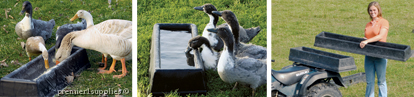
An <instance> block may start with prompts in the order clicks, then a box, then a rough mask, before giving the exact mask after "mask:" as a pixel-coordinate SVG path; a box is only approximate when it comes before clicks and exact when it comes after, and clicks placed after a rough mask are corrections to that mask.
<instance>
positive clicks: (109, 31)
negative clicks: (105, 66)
mask: <svg viewBox="0 0 414 97" xmlns="http://www.w3.org/2000/svg"><path fill="white" fill-rule="evenodd" d="M115 32H116V33H115ZM73 45H76V46H78V47H82V48H85V49H91V50H95V51H98V52H101V53H103V54H109V55H110V56H111V57H112V59H113V61H112V65H111V67H110V68H109V70H100V71H99V73H104V74H109V73H112V72H113V71H115V63H116V60H121V63H122V74H121V75H114V76H113V77H114V78H122V77H124V76H125V75H126V74H127V72H128V71H127V70H126V67H125V60H130V59H132V21H127V20H118V19H111V20H106V21H104V22H101V23H99V24H97V25H94V26H91V27H89V28H87V29H85V30H81V31H74V32H71V33H69V34H67V35H66V36H65V37H64V38H63V40H62V43H61V46H60V48H59V49H58V51H57V52H56V56H55V60H56V64H59V63H60V62H61V61H64V59H66V58H67V57H69V55H70V52H71V50H72V47H73Z"/></svg>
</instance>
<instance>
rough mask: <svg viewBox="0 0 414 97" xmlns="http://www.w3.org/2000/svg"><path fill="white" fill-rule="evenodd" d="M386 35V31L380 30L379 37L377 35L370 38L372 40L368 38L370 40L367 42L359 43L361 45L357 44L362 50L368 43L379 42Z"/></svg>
mask: <svg viewBox="0 0 414 97" xmlns="http://www.w3.org/2000/svg"><path fill="white" fill-rule="evenodd" d="M387 33H388V29H385V28H382V29H381V30H380V33H379V35H377V36H375V37H372V38H370V39H367V40H364V41H361V43H359V46H360V47H361V48H364V47H365V45H367V44H368V43H371V42H376V41H379V40H381V39H382V38H384V37H385V35H386V34H387Z"/></svg>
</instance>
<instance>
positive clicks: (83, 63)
mask: <svg viewBox="0 0 414 97" xmlns="http://www.w3.org/2000/svg"><path fill="white" fill-rule="evenodd" d="M48 53H49V60H48V61H49V65H50V67H51V68H49V70H47V71H46V68H45V65H44V61H43V57H42V56H41V55H39V56H38V57H36V58H35V59H33V60H32V61H30V62H28V63H26V64H25V65H23V66H21V67H20V68H18V69H16V70H14V71H13V72H11V73H10V74H8V75H6V76H4V77H3V78H1V81H0V90H1V91H0V96H40V97H42V96H53V95H55V94H57V93H58V91H59V90H62V89H63V88H65V87H66V86H67V85H68V83H67V81H66V78H65V77H66V76H68V75H71V73H72V72H73V73H80V72H81V71H83V70H85V69H86V68H89V67H91V65H90V63H89V60H88V55H87V53H86V50H85V49H83V48H80V47H73V48H72V52H71V55H70V56H69V57H68V58H67V59H66V60H64V61H62V62H61V63H59V64H58V65H57V66H55V64H56V63H55V62H54V61H53V60H52V59H54V58H55V47H52V48H50V49H49V50H48Z"/></svg>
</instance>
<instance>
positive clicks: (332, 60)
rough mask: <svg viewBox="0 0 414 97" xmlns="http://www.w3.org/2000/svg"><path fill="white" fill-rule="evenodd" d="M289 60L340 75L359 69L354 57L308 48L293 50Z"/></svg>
mask: <svg viewBox="0 0 414 97" xmlns="http://www.w3.org/2000/svg"><path fill="white" fill-rule="evenodd" d="M289 60H290V61H294V62H299V63H302V64H304V65H307V66H311V67H317V68H322V69H325V70H328V71H333V72H338V73H339V72H345V71H351V70H356V69H357V67H356V65H355V61H354V58H353V57H350V56H344V55H339V54H334V53H330V52H325V51H320V50H316V49H312V48H307V47H296V48H291V49H290V53H289Z"/></svg>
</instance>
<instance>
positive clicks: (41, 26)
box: [15, 1, 55, 41]
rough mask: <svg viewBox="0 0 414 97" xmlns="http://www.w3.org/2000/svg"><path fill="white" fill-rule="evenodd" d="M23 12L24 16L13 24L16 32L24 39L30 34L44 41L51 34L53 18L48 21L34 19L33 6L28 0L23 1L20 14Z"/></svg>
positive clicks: (53, 24) (53, 23) (53, 25)
mask: <svg viewBox="0 0 414 97" xmlns="http://www.w3.org/2000/svg"><path fill="white" fill-rule="evenodd" d="M23 13H24V14H25V16H24V18H23V19H22V20H21V21H20V22H18V23H17V24H16V26H15V31H16V34H17V35H18V36H19V37H20V38H22V39H24V40H27V38H29V37H32V36H41V37H42V38H43V39H44V41H46V40H47V39H49V38H50V37H51V36H52V32H53V27H55V20H54V19H51V20H49V21H42V20H36V19H33V18H32V14H33V8H32V4H31V3H30V2H29V1H25V2H23V9H22V11H21V12H20V14H23Z"/></svg>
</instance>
